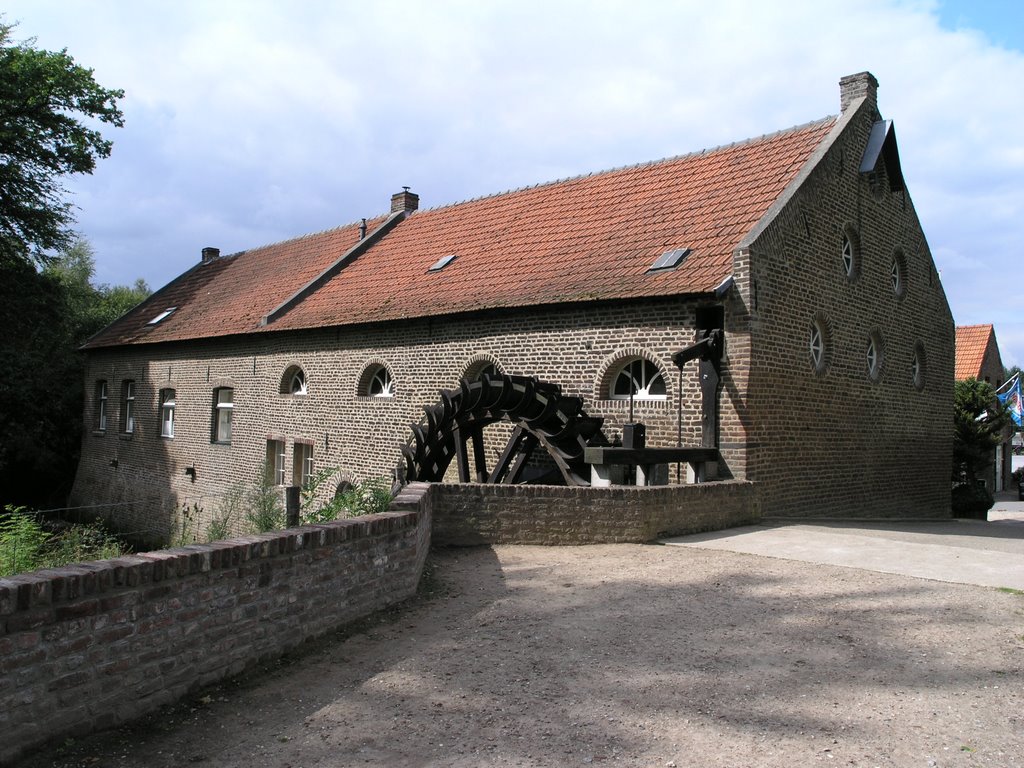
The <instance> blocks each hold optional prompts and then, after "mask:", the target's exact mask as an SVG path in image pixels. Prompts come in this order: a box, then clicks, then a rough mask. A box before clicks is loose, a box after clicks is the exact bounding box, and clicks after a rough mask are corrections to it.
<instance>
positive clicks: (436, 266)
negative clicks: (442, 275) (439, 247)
mask: <svg viewBox="0 0 1024 768" xmlns="http://www.w3.org/2000/svg"><path fill="white" fill-rule="evenodd" d="M453 261H455V254H454V253H449V254H448V255H447V256H442V257H441V258H440V259H438V260H437V261H435V262H434V263H433V265H432V266H431V267H430V269H428V270H427V272H440V271H441V270H442V269H444V268H445V267H447V266H448V265H449V264H451V263H452V262H453Z"/></svg>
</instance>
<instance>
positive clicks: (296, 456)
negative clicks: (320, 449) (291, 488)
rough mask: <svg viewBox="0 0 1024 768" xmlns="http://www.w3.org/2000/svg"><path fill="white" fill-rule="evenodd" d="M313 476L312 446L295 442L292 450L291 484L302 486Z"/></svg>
mask: <svg viewBox="0 0 1024 768" xmlns="http://www.w3.org/2000/svg"><path fill="white" fill-rule="evenodd" d="M312 477H313V446H312V445H310V444H309V443H295V448H294V450H293V452H292V485H297V486H299V487H300V488H304V487H305V486H306V484H307V483H309V481H310V479H312Z"/></svg>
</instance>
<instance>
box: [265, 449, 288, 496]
mask: <svg viewBox="0 0 1024 768" xmlns="http://www.w3.org/2000/svg"><path fill="white" fill-rule="evenodd" d="M284 458H285V443H284V440H277V439H275V438H268V439H267V482H268V483H270V484H271V485H284Z"/></svg>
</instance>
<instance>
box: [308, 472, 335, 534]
mask: <svg viewBox="0 0 1024 768" xmlns="http://www.w3.org/2000/svg"><path fill="white" fill-rule="evenodd" d="M337 471H338V470H337V468H336V467H327V468H325V469H321V470H320V471H319V472H317V473H316V474H315V475H313V476H312V477H311V478H310V479H309V480H308V481H307V482H306V484H305V485H304V486H303V487H302V490H301V491H300V497H301V499H302V502H301V505H300V507H299V515H300V516H301V518H302V522H303V523H304V524H306V525H309V524H311V523H325V522H327V521H328V520H335V519H337V517H338V515H339V514H340V513H341V511H342V509H341V506H340V504H339V503H338V497H337V496H335V497H334V498H332V499H331V500H330V501H329V502H327V503H326V504H321V503H320V501H319V500H318V498H317V495H318V493H319V491H320V488H321V487H323V485H324V483H326V482H327V481H328V480H330V479H331V478H332V477H334V475H335V473H337Z"/></svg>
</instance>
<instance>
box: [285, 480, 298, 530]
mask: <svg viewBox="0 0 1024 768" xmlns="http://www.w3.org/2000/svg"><path fill="white" fill-rule="evenodd" d="M300 490H301V488H299V486H297V485H289V486H288V487H287V488H285V489H284V510H285V525H286V526H287V527H288V528H295V527H296V526H299V525H301V524H302V518H301V517H300V516H299V491H300Z"/></svg>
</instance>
